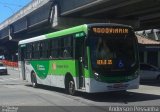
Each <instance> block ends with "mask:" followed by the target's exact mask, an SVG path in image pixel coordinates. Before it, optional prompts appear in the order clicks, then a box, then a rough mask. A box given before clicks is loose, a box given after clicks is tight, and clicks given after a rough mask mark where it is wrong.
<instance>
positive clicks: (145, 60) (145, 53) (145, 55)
mask: <svg viewBox="0 0 160 112" xmlns="http://www.w3.org/2000/svg"><path fill="white" fill-rule="evenodd" d="M147 56H148V53H147V51H144V63H148V62H147Z"/></svg>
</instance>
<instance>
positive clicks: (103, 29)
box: [93, 28, 128, 34]
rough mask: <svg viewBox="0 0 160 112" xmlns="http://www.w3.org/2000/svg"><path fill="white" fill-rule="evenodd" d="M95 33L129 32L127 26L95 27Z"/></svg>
mask: <svg viewBox="0 0 160 112" xmlns="http://www.w3.org/2000/svg"><path fill="white" fill-rule="evenodd" d="M93 32H94V33H102V34H127V33H128V29H127V28H93Z"/></svg>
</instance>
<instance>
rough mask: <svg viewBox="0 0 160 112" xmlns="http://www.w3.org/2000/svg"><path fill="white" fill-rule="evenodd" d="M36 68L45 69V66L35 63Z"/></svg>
mask: <svg viewBox="0 0 160 112" xmlns="http://www.w3.org/2000/svg"><path fill="white" fill-rule="evenodd" d="M37 70H45V67H44V66H43V65H37Z"/></svg>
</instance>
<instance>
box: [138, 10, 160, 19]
mask: <svg viewBox="0 0 160 112" xmlns="http://www.w3.org/2000/svg"><path fill="white" fill-rule="evenodd" d="M159 17H160V12H158V13H153V14H148V15H146V16H140V17H139V20H140V21H144V20H149V19H154V18H159Z"/></svg>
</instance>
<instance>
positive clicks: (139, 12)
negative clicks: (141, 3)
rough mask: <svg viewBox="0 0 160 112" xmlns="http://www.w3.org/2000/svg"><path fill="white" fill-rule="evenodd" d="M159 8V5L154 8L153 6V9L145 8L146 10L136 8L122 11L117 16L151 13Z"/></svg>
mask: <svg viewBox="0 0 160 112" xmlns="http://www.w3.org/2000/svg"><path fill="white" fill-rule="evenodd" d="M157 10H160V8H159V7H154V8H152V9H150V8H149V9H145V10H142V9H140V10H137V11H136V10H134V11H133V12H129V13H123V14H122V13H121V14H119V15H118V16H116V17H119V18H123V17H127V16H132V15H141V14H145V13H149V12H154V11H157Z"/></svg>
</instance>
